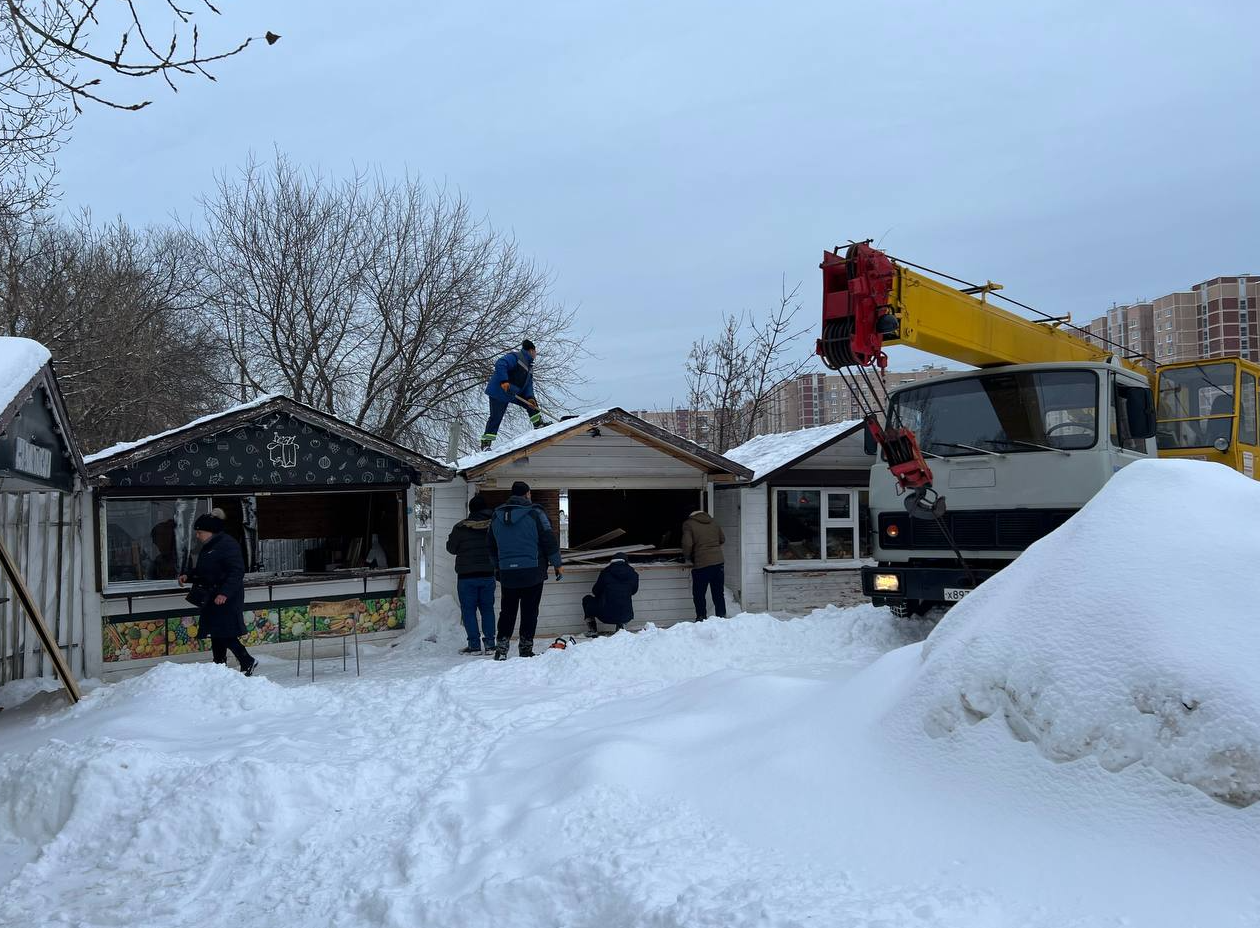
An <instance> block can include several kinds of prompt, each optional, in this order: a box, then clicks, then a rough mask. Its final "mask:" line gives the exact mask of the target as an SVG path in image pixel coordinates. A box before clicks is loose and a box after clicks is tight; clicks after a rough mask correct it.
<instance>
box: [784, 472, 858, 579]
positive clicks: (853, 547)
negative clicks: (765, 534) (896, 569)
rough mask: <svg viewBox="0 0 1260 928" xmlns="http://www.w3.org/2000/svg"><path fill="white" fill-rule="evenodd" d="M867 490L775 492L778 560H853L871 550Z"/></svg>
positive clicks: (786, 490)
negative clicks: (868, 532)
mask: <svg viewBox="0 0 1260 928" xmlns="http://www.w3.org/2000/svg"><path fill="white" fill-rule="evenodd" d="M865 497H866V492H865V491H864V490H849V489H842V490H834V489H824V488H818V489H814V488H807V489H796V488H792V489H778V490H775V492H774V526H775V529H774V531H775V561H776V563H783V562H791V561H822V562H827V561H852V560H854V559H855V558H857V557H865V556H867V555H868V554H869V552H870V540H869V539H868V538H867V537H865V536H866V531H867V525H868V518H867V515H866V511H865V509H866V499H865Z"/></svg>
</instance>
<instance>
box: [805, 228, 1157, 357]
mask: <svg viewBox="0 0 1260 928" xmlns="http://www.w3.org/2000/svg"><path fill="white" fill-rule="evenodd" d="M822 269H823V338H822V339H820V340H819V349H818V353H819V354H821V355H822V356H823V358H824V359H825V360H826V361H827V362H828V364H829V366H831V367H833V368H840V367H847V366H852V365H853V364H854V363H855V361H857V362H858V363H862V364H871V363H878V359H879V357H880V355H881V354H882V350H881V349H882V346H886V345H907V346H909V347H911V348H918V349H919V350H921V351H926V352H928V353H930V354H934V355H937V356H939V357H942V358H949V359H951V360H954V361H959V362H961V363H963V364H971V365H974V366H975V367H993V366H996V365H1000V364H1035V363H1043V362H1053V361H1069V362H1071V361H1077V362H1079V361H1107V360H1108V359H1109V358H1111V357H1112V356H1113V355H1114V354H1115V352H1114V351H1112V350H1110V349H1108V348H1103V347H1100V346H1098V345H1096V344H1094V343H1093V342H1090V341H1087V340H1086V339H1084V338H1081V337H1080V336H1079V335H1076V334H1074V333H1073V332H1071V331H1069V330H1066V329H1063V328H1060V327H1059V326H1058V325H1057V324H1056V323H1057V320H1056V321H1055V322H1034V321H1032V320H1031V319H1025V318H1024V317H1023V316H1020V315H1017V314H1016V313H1013V312H1010V311H1008V310H1006V309H1002V308H1001V307H998V306H995V305H993V303H991V302H989V299H988V297H989V294H990V293H992V292H993V291H995V290H1000V289H1001V286H1000V285H998V284H994V283H992V282H989V283H987V284H986V285H985V286H983V287H976V288H970V289H967V290H960V289H958V288H956V287H952V286H950V285H949V284H947V283H944V282H942V281H939V280H936V279H934V278H932V277H929V276H927V275H925V274H920V273H919V272H917V271H915V270H912V269H911V268H909V267H906V266H905V265H903V264H899V263H898V262H896V261H895V260H893V259H891V258H889V257H888V256H887V255H885V254H884V253H883V252H881V251H877V250H876V249H874V248H871V247H870V246H869V245H867V244H864V243H859V244H856V245H853V246H851V247H850V248H849V250H848V252H847V253H846V254H845V255H844V256H841V255H839V254H836V253H835V252H829V253H827V254H825V255H824V256H823V263H822ZM829 328H830V329H831V330H832V331H831V332H830V333H829V332H828V329H829ZM829 334H830V338H829ZM845 341H847V342H849V346H848V347H847V348H846V346H844V345H843V344H838V343H839V342H845ZM863 357H865V360H858V359H859V358H863ZM1121 363H1122V364H1123V365H1125V366H1126V367H1128V368H1129V369H1130V370H1132V371H1135V372H1138V373H1141V374H1143V375H1145V376H1147V377H1149V376H1150V375H1151V372H1150V371H1149V370H1147V369H1146V368H1145V367H1142V366H1141V365H1140V364H1137V363H1134V362H1133V361H1130V360H1127V359H1124V358H1122V359H1121ZM879 366H882V364H880V365H879Z"/></svg>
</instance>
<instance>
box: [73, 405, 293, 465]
mask: <svg viewBox="0 0 1260 928" xmlns="http://www.w3.org/2000/svg"><path fill="white" fill-rule="evenodd" d="M282 395H283V394H280V393H264V394H263V395H262V396H259V397H257V398H255V399H252V400H250V401H249V402H248V403H238V404H237V405H235V406H229V407H228V408H227V409H221V410H219V411H218V412H212V413H210V414H209V415H208V416H202V417H201V418H200V419H193V420H192V421H191V422H185V423H184V424H183V425H181V426H177V427H176V428H173V429H167V430H166V431H165V432H158V433H157V434H156V435H147V436H145V437H144V438H137V439H136V440H135V441H121V442H119V443H118V444H116V445H110V446H109V447H108V448H103V449H101V450H100V451H96V452H94V453H92V454H85V455H84V456H83V462H84V463H85V464H91V463H92V462H93V461H100V460H104V459H105V458H112V457H113V456H114V455H116V454H122V453H123V452H124V451H131V450H132V449H134V448H139V447H140V446H141V445H147V444H148V443H149V442H154V441H160V440H162V439H163V438H167V437H169V436H171V435H175V434H177V433H179V432H184V431H187V430H188V429H193V428H196V427H197V426H199V425H205V424H206V423H207V422H213V421H214V420H215V419H219V418H222V417H223V416H228V415H231V414H232V413H236V412H242V411H244V410H246V409H253V408H254V407H255V406H262V405H263V404H264V403H269V402H271V401H272V400H274V399H279V398H280V397H281V396H282Z"/></svg>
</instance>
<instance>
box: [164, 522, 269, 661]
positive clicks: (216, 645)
mask: <svg viewBox="0 0 1260 928" xmlns="http://www.w3.org/2000/svg"><path fill="white" fill-rule="evenodd" d="M193 531H194V532H195V533H196V535H197V540H198V541H199V542H201V551H200V552H199V553H198V554H197V565H196V567H194V568H193V572H192V573H191V574H185V575H181V576H180V578H179V582H180V584H181V585H183V584H185V583H188V582H190V581H191V583H192V591H191V592H190V593H189V594H188V599H189V601H190V602H193V603H196V605H197V607H198V609H199V610H200V617H199V618H198V620H197V637H198V638H209V639H210V650H211V652H212V653H213V655H214V662H215V663H216V664H226V663H227V652H228V651H231V652H232V653H233V654H234V655H236V662H237V664H239V665H240V669H241V672H242V673H244V674H245V676H247V677H248V676H250V675H251V674H253V672H254V668H255V667H257V666H258V661H257V660H256V659H255V658H254V657H253V656H252V655H250V653H249V652H248V651H246V650H245V645H243V644H241V642H240V638H241V636H242V635H244V634H245V633H246V629H245V558H244V557H242V556H241V546H240V545H238V544H237V543H236V539H235V538H233V537H232V536H231V535H229V534H228V533H227V532H225V531H223V519H222V518H220V517H219V516H218V515H216V514H214V513H210V512H206V513H202V514H201V515H199V516H197V521H195V522H193Z"/></svg>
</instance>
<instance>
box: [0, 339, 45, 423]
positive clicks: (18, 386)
mask: <svg viewBox="0 0 1260 928" xmlns="http://www.w3.org/2000/svg"><path fill="white" fill-rule="evenodd" d="M51 357H52V355H51V354H50V353H49V351H48V349H47V348H45V347H44V346H43V345H41V344H40V343H39V342H37V341H34V340H33V339H29V338H11V337H8V336H5V337H0V411H3V410H5V409H7V408H8V406H9V404H10V403H12V402H13V401H14V400H15V399H16V398H17V395H18V394H19V393H21V392H22V389H23V388H24V387H25V386H26V385H27V384H28V383H30V382H31V380H32V378H34V377H35V375H36V374H38V373H39V372H40V370H41V369H42V368H43V366H44V365H45V364H47V363H48V360H49V358H51Z"/></svg>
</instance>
